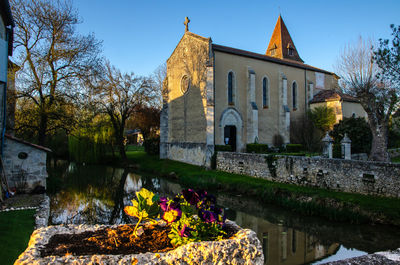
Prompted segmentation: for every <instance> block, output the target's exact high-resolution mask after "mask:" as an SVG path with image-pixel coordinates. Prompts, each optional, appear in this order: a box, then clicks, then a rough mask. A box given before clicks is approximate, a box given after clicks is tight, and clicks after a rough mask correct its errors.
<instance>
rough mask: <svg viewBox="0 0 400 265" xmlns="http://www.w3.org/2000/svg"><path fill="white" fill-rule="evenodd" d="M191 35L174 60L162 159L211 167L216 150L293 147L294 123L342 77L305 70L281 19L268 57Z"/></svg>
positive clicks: (169, 78) (169, 62)
mask: <svg viewBox="0 0 400 265" xmlns="http://www.w3.org/2000/svg"><path fill="white" fill-rule="evenodd" d="M187 23H188V20H186V31H185V34H184V35H183V37H182V39H181V40H180V42H179V43H178V45H177V46H176V48H175V50H174V51H173V53H172V55H171V56H170V58H169V59H168V60H167V76H166V79H165V81H164V89H165V95H164V106H163V111H162V114H161V131H160V134H161V135H160V139H161V140H160V157H161V158H168V159H172V160H178V161H182V162H186V163H191V164H195V165H204V166H209V165H210V161H211V156H212V155H213V153H214V146H215V145H224V144H230V145H231V146H232V147H233V149H234V151H238V152H240V151H245V148H246V144H248V143H254V142H258V143H266V144H268V145H272V144H273V137H274V135H281V136H282V137H283V139H284V142H285V143H289V141H290V124H291V123H292V122H293V121H295V120H297V119H299V118H301V117H302V116H303V115H304V114H305V112H306V110H307V108H308V107H309V105H308V103H309V101H310V100H312V98H313V96H314V94H316V93H318V92H319V91H321V90H329V89H336V88H337V76H336V75H335V74H334V73H331V72H328V71H325V70H322V69H318V68H316V67H313V66H310V65H307V64H304V62H303V60H302V59H301V58H300V56H299V54H298V52H297V49H296V47H295V45H294V43H293V41H292V39H291V37H290V34H289V32H288V30H287V28H286V26H285V24H284V22H283V19H282V18H281V17H279V18H278V22H277V24H276V26H275V29H274V32H273V34H272V37H271V40H270V43H269V45H268V48H267V51H266V53H265V54H258V53H253V52H249V51H245V50H240V49H236V48H231V47H226V46H221V45H217V44H214V43H213V42H212V40H211V38H205V37H202V36H199V35H196V34H194V33H192V32H190V31H189V30H188V26H187Z"/></svg>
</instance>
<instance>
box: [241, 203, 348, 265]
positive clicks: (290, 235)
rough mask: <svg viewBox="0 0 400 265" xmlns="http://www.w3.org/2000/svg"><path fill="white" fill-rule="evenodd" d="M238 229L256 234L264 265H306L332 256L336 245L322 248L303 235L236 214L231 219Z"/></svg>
mask: <svg viewBox="0 0 400 265" xmlns="http://www.w3.org/2000/svg"><path fill="white" fill-rule="evenodd" d="M234 221H235V222H236V223H238V224H239V225H240V226H242V227H246V228H250V229H252V230H253V231H255V232H256V233H257V237H258V238H259V239H260V241H261V244H262V247H263V252H264V264H277V265H278V264H307V263H309V262H312V261H315V260H319V259H322V258H324V257H326V256H330V255H332V254H334V253H335V252H336V251H337V250H338V249H339V246H340V244H338V243H333V244H323V243H321V242H320V241H319V240H318V239H317V238H316V237H314V236H310V235H308V234H306V233H304V232H301V231H298V230H295V229H293V228H288V227H285V226H283V224H282V223H278V224H273V223H270V222H269V221H267V220H264V219H262V218H258V217H255V216H252V215H249V214H246V213H243V212H240V211H237V212H236V218H235V219H234Z"/></svg>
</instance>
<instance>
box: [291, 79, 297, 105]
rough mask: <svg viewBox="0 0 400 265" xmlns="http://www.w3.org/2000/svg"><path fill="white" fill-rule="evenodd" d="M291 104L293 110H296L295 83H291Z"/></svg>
mask: <svg viewBox="0 0 400 265" xmlns="http://www.w3.org/2000/svg"><path fill="white" fill-rule="evenodd" d="M292 103H293V110H296V109H297V83H296V82H293V84H292Z"/></svg>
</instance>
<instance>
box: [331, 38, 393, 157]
mask: <svg viewBox="0 0 400 265" xmlns="http://www.w3.org/2000/svg"><path fill="white" fill-rule="evenodd" d="M372 44H373V43H372V41H365V40H363V39H361V38H360V39H359V41H358V43H356V44H355V45H348V46H347V47H346V48H345V49H344V51H343V52H342V54H341V56H340V58H339V61H338V65H337V72H338V74H339V76H340V77H341V80H340V85H341V87H342V89H343V90H344V91H345V92H346V93H348V94H350V95H353V96H355V97H357V98H358V99H359V100H360V103H361V105H362V106H363V108H364V110H365V111H366V113H367V115H368V124H369V126H370V128H371V132H372V136H373V139H372V146H371V152H370V157H369V159H370V160H375V161H389V160H390V157H389V154H388V152H387V143H388V124H389V118H390V115H391V113H392V111H393V106H394V105H395V103H396V101H397V97H396V96H395V95H396V91H395V89H394V88H393V87H391V86H389V85H388V83H386V82H385V80H384V79H378V76H379V74H380V73H382V69H381V68H379V66H378V65H377V64H376V62H375V61H374V59H373V58H374V51H373V45H372Z"/></svg>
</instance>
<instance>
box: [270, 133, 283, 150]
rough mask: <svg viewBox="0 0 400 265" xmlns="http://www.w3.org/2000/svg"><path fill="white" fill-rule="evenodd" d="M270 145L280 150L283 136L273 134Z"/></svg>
mask: <svg viewBox="0 0 400 265" xmlns="http://www.w3.org/2000/svg"><path fill="white" fill-rule="evenodd" d="M272 143H273V144H274V147H277V148H279V149H282V148H283V144H284V140H283V136H282V135H280V134H275V135H274V138H273V139H272Z"/></svg>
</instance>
